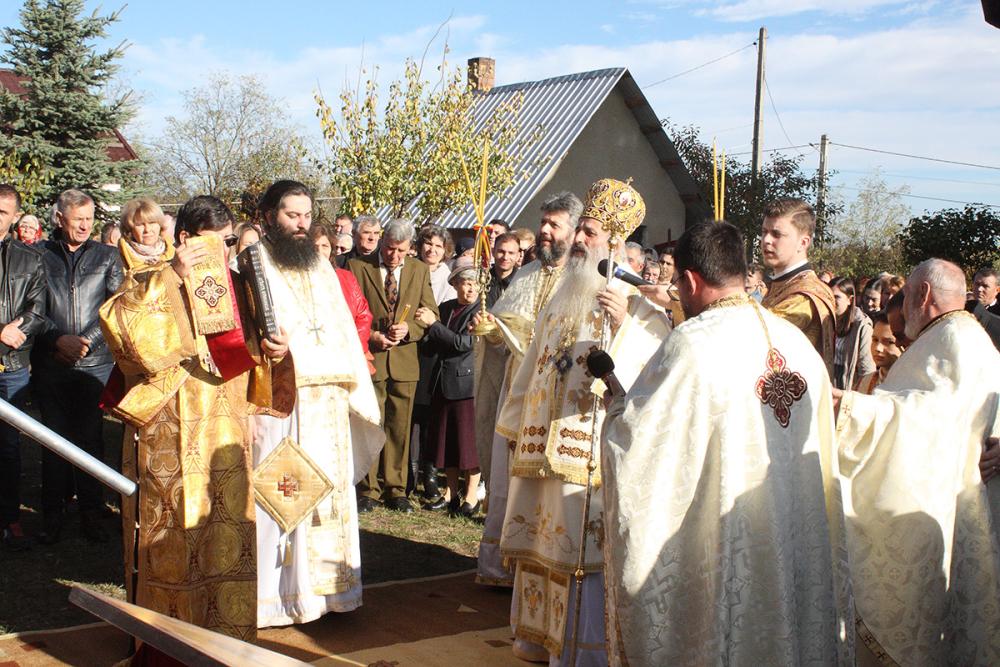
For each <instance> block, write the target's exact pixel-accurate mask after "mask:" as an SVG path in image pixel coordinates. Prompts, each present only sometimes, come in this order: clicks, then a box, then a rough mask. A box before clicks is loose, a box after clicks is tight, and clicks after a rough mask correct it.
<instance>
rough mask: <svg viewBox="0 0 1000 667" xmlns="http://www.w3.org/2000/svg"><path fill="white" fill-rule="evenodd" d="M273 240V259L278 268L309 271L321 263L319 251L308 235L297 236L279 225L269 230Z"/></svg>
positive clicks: (269, 235)
mask: <svg viewBox="0 0 1000 667" xmlns="http://www.w3.org/2000/svg"><path fill="white" fill-rule="evenodd" d="M267 238H268V240H269V241H270V242H271V259H273V260H274V263H275V264H276V265H277V266H278V268H282V269H292V270H295V271H307V270H309V269H311V268H313V267H314V266H316V265H317V264H318V263H319V251H318V250H316V245H315V244H314V243H313V241H312V239H311V238H309V237H308V236H303V237H301V238H299V237H296V236H295V234H293V233H292V232H290V231H288V230H286V229H283V228H281V227H279V226H277V225H272V226H271V228H270V229H268V230H267Z"/></svg>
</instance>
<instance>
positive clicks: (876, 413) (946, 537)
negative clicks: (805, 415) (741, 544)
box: [837, 260, 1000, 666]
mask: <svg viewBox="0 0 1000 667" xmlns="http://www.w3.org/2000/svg"><path fill="white" fill-rule="evenodd" d="M903 289H904V291H905V295H906V297H905V300H904V302H903V308H904V311H905V316H906V336H907V338H910V339H912V340H913V341H914V342H913V343H912V344H911V345H910V346H909V347H908V348H907V349H906V351H905V352H904V353H903V355H902V356H901V357H900V358H899V360H898V361H896V363H895V364H893V366H892V368H891V369H890V370H889V373H888V375H886V378H885V381H884V382H883V383H882V384H880V385H879V386H878V387H877V388H876V389H875V391H874V393H873V394H872V395H871V396H866V395H862V394H858V393H855V392H847V393H845V394H844V395H843V398H842V399H841V401H840V411H839V415H838V418H837V435H838V439H839V446H840V472H841V475H842V476H843V477H844V480H845V515H846V519H847V537H848V547H849V549H850V559H851V575H852V579H853V584H854V593H855V599H856V606H857V632H858V639H859V641H858V664H859V665H879V664H882V665H907V666H909V665H997V664H1000V632H998V629H1000V543H998V539H997V519H998V518H1000V517H998V516H997V515H996V514H995V513H994V512H995V511H994V510H991V509H990V500H991V498H990V496H992V495H993V492H995V491H996V490H997V489H995V488H991V489H989V491H990V494H989V495H988V494H987V486H986V485H984V484H983V482H982V477H981V473H980V469H979V465H978V464H979V459H980V455H981V453H982V449H983V443H984V441H985V440H986V438H987V437H989V436H996V435H998V431H1000V422H998V414H997V407H998V400H1000V354H998V353H997V351H996V348H995V347H994V346H993V344H992V342H991V341H990V339H989V337H988V336H987V334H986V332H985V331H984V330H983V328H982V327H981V326H980V325H979V323H978V322H977V321H976V320H975V318H974V317H973V316H972V315H970V314H969V313H967V312H965V311H964V310H963V307H964V305H965V276H964V275H963V274H962V272H961V270H960V269H959V268H958V267H957V266H955V265H954V264H951V263H950V262H945V261H942V260H927V261H926V262H924V263H922V264H920V265H919V266H917V268H916V269H914V270H913V273H912V274H911V275H910V277H909V279H908V280H907V281H906V286H905V287H904V288H903ZM989 484H990V486H993V485H994V484H996V482H995V481H991V482H990V483H989Z"/></svg>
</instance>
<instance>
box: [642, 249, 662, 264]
mask: <svg viewBox="0 0 1000 667" xmlns="http://www.w3.org/2000/svg"><path fill="white" fill-rule="evenodd" d="M642 252H643V254H644V255H646V262H647V263H648V262H652V263H653V264H656V263H657V262H659V261H660V255H659V254H658V253H657V252H656V250H655V249H653V248H645V249H644V250H643V251H642Z"/></svg>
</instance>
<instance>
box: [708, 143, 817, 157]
mask: <svg viewBox="0 0 1000 667" xmlns="http://www.w3.org/2000/svg"><path fill="white" fill-rule="evenodd" d="M744 145H746V144H744ZM810 146H812V144H798V145H796V146H781V147H780V148H765V149H764V150H762V151H761V153H774V152H775V151H792V150H796V149H798V148H809V147H810ZM751 153H753V151H742V152H739V153H727V155H731V156H735V155H750V154H751ZM800 155H801V154H800ZM803 157H805V156H803Z"/></svg>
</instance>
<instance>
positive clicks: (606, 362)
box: [587, 350, 625, 396]
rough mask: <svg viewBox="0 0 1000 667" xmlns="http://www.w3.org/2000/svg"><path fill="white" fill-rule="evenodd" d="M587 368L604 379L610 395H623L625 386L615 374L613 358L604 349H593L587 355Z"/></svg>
mask: <svg viewBox="0 0 1000 667" xmlns="http://www.w3.org/2000/svg"><path fill="white" fill-rule="evenodd" d="M587 370H588V371H590V374H591V375H593V376H594V377H596V378H600V379H601V380H603V381H604V384H605V385H606V386H607V388H608V391H610V392H611V395H612V396H624V395H625V388H624V387H622V385H621V383H620V382H619V381H618V378H617V377H616V376H615V360H614V359H612V358H611V355H610V354H608V353H607V352H605V351H604V350H593V351H591V352H590V354H588V355H587Z"/></svg>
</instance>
